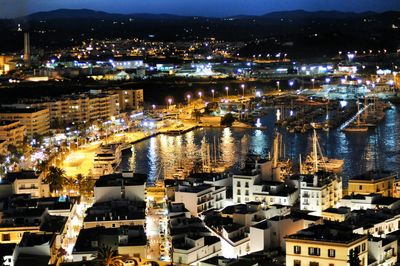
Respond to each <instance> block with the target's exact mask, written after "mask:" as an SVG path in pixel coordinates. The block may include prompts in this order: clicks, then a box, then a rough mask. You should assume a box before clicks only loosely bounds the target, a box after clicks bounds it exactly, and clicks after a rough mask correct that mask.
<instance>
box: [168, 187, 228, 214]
mask: <svg viewBox="0 0 400 266" xmlns="http://www.w3.org/2000/svg"><path fill="white" fill-rule="evenodd" d="M225 200H226V187H214V186H211V185H207V184H203V185H197V186H195V185H188V186H185V185H179V186H178V188H177V190H176V191H175V202H177V203H184V204H185V207H186V208H187V209H188V210H189V211H190V213H191V214H192V215H193V216H196V217H197V216H199V215H200V214H201V213H202V212H205V211H207V210H210V209H214V208H215V209H220V208H222V207H223V205H222V204H223V202H224V201H225Z"/></svg>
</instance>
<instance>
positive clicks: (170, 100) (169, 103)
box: [168, 98, 172, 109]
mask: <svg viewBox="0 0 400 266" xmlns="http://www.w3.org/2000/svg"><path fill="white" fill-rule="evenodd" d="M171 103H172V99H171V98H169V99H168V109H169V108H170V107H171Z"/></svg>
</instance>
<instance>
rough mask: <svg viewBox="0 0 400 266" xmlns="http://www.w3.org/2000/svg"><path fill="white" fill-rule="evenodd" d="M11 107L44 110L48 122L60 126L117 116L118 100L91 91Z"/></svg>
mask: <svg viewBox="0 0 400 266" xmlns="http://www.w3.org/2000/svg"><path fill="white" fill-rule="evenodd" d="M12 106H17V107H30V108H46V109H48V110H49V115H50V120H51V122H52V123H53V124H54V125H56V126H60V125H63V124H66V123H72V122H74V123H83V122H89V121H96V120H106V119H110V118H111V117H112V116H117V115H118V114H119V110H120V109H119V98H118V95H117V94H108V93H101V92H97V91H93V92H92V93H87V94H78V95H75V94H71V95H64V96H61V97H58V98H49V97H45V98H40V99H25V100H23V102H22V103H20V104H15V105H12Z"/></svg>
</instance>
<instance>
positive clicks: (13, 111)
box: [0, 108, 46, 114]
mask: <svg viewBox="0 0 400 266" xmlns="http://www.w3.org/2000/svg"><path fill="white" fill-rule="evenodd" d="M42 110H46V108H43V109H38V108H0V114H31V113H36V112H39V111H42Z"/></svg>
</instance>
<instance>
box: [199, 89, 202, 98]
mask: <svg viewBox="0 0 400 266" xmlns="http://www.w3.org/2000/svg"><path fill="white" fill-rule="evenodd" d="M201 95H202V93H201V91H199V98H200V100H201Z"/></svg>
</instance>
